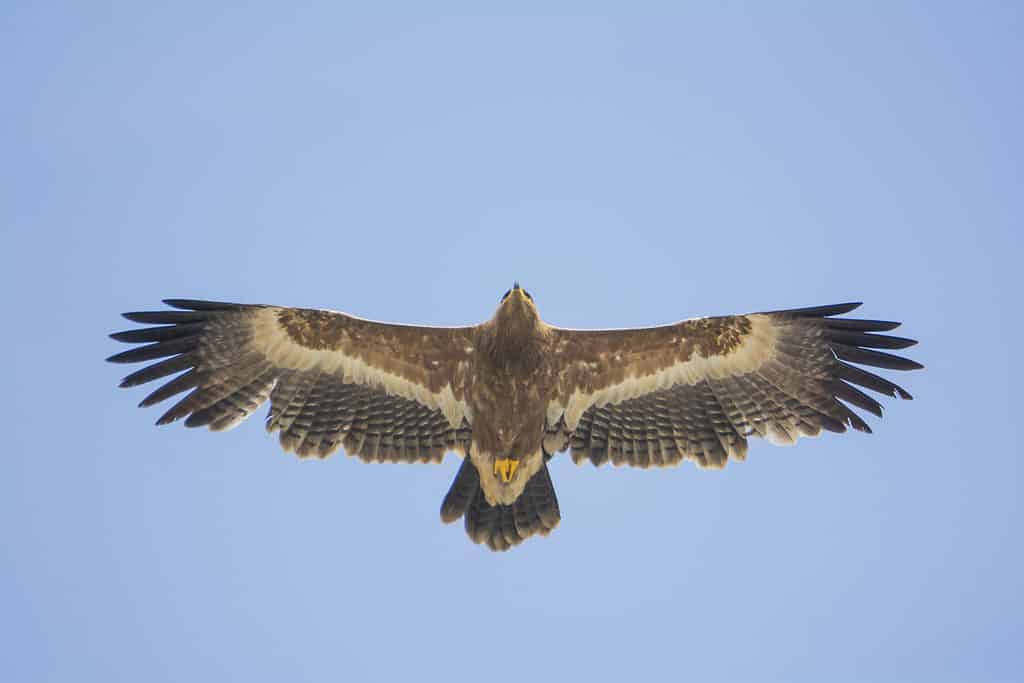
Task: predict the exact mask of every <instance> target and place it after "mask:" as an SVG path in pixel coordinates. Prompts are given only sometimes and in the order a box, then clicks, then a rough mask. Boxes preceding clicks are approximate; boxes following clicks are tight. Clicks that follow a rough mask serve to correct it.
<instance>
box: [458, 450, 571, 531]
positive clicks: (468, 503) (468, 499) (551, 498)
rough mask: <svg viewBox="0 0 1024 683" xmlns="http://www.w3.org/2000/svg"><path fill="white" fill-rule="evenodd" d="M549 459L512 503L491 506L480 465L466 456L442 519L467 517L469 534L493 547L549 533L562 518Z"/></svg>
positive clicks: (547, 457) (546, 457)
mask: <svg viewBox="0 0 1024 683" xmlns="http://www.w3.org/2000/svg"><path fill="white" fill-rule="evenodd" d="M549 458H550V456H545V463H544V464H543V465H541V468H540V470H539V471H538V472H537V473H536V474H535V475H533V477H531V478H530V481H528V482H526V488H525V489H524V490H523V494H522V495H521V496H519V498H518V499H516V501H515V502H514V503H512V505H491V504H489V503H488V502H487V499H486V498H484V492H483V489H481V488H480V475H479V474H478V473H477V471H476V467H475V466H474V465H473V463H472V462H470V459H469V456H466V458H465V459H463V461H462V467H460V468H459V473H458V474H457V475H456V476H455V481H454V482H452V487H451V488H450V489H449V490H448V495H446V496H445V497H444V502H443V503H442V504H441V520H442V521H444V522H454V521H455V520H457V519H458V518H459V517H462V516H465V518H466V534H468V535H469V537H470V538H471V539H472V540H473V542H474V543H486V544H487V547H489V548H490V549H491V550H508V549H509V548H511V547H512V546H515V545H519V544H520V543H522V542H523V541H525V540H526V539H527V538H529V537H530V536H533V535H534V534H541V535H542V536H547V535H548V534H549V533H551V530H552V529H554V528H555V527H556V526H558V522H559V520H561V518H562V516H561V513H560V512H559V511H558V498H557V497H556V496H555V487H554V486H553V485H552V483H551V475H550V474H548V466H547V462H546V461H547V459H549Z"/></svg>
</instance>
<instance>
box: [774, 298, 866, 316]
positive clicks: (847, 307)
mask: <svg viewBox="0 0 1024 683" xmlns="http://www.w3.org/2000/svg"><path fill="white" fill-rule="evenodd" d="M862 305H863V302H862V301H849V302H847V303H844V304H830V305H828V306H811V307H808V308H787V309H783V310H781V311H768V313H769V314H779V315H787V316H791V317H794V318H827V317H829V316H832V315H842V314H844V313H849V312H850V311H853V310H856V309H858V308H860V307H861V306H862Z"/></svg>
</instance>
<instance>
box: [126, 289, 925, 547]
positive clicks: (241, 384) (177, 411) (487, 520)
mask: <svg viewBox="0 0 1024 683" xmlns="http://www.w3.org/2000/svg"><path fill="white" fill-rule="evenodd" d="M167 303H169V304H170V305H172V306H174V307H176V308H179V309H184V310H179V311H157V312H146V313H128V314H125V316H126V317H127V318H129V319H130V320H134V321H136V322H141V323H154V324H156V325H158V327H150V328H144V329H139V330H131V331H127V332H120V333H116V334H114V335H112V336H113V337H114V338H115V339H118V340H120V341H125V342H133V343H141V342H152V343H151V344H148V345H147V346H142V347H140V348H136V349H132V350H129V351H125V352H123V353H121V354H117V355H116V356H112V357H111V358H110V360H112V361H114V362H136V361H146V360H152V359H157V358H165V360H162V361H160V362H158V363H155V364H153V365H151V366H149V367H147V368H143V369H142V370H140V371H138V372H136V373H134V374H132V375H129V376H128V377H126V378H125V380H124V381H123V382H122V386H134V385H136V384H141V383H143V382H148V381H151V380H154V379H158V378H162V377H167V376H169V375H172V374H175V373H179V372H183V374H180V375H178V376H177V377H175V378H174V379H172V380H170V381H169V382H167V383H166V384H164V385H163V386H161V387H160V388H158V389H157V390H156V391H155V392H153V393H152V394H150V396H148V397H147V398H146V399H144V400H143V402H142V405H151V404H153V403H157V402H159V401H162V400H164V399H166V398H169V397H171V396H173V395H175V394H179V393H182V392H185V391H190V390H191V391H190V393H189V394H188V395H186V396H185V398H184V399H182V400H181V401H179V402H178V403H177V404H176V405H175V406H173V407H172V408H171V409H170V410H169V411H167V413H165V414H164V416H163V417H161V418H160V420H159V421H158V424H163V423H167V422H172V421H174V420H178V419H181V418H186V420H185V424H186V425H187V426H204V425H205V426H208V427H209V428H210V429H213V430H222V429H228V428H230V427H233V426H235V425H236V424H238V423H239V422H240V421H241V420H243V419H244V418H245V417H247V416H248V415H249V414H251V413H252V412H253V411H254V410H256V409H257V408H258V407H259V405H260V404H262V403H263V402H264V401H266V400H267V399H268V398H269V399H270V401H271V409H270V414H269V415H268V417H267V429H268V431H280V432H281V444H282V446H283V447H284V448H285V449H286V450H290V451H295V452H297V453H298V454H299V455H300V456H310V455H316V456H319V457H325V456H327V455H329V454H330V453H332V452H333V451H334V450H336V449H337V448H338V447H339V446H340V447H343V448H344V449H345V451H346V452H348V453H349V454H350V455H358V456H359V457H361V458H363V459H364V460H368V461H391V462H440V461H441V460H442V459H443V457H444V454H445V452H447V451H454V452H457V453H459V454H461V455H462V456H464V457H463V464H462V467H461V468H460V470H459V473H458V475H457V476H456V479H455V481H454V483H453V484H452V487H451V489H450V490H449V492H448V495H447V496H446V497H445V500H444V502H443V504H442V508H441V517H442V519H443V520H444V521H454V520H456V519H458V518H460V517H465V520H466V530H467V532H468V533H469V535H470V537H471V538H472V539H473V540H474V541H476V542H478V543H479V542H482V543H486V544H487V545H488V546H489V547H491V548H492V549H497V550H504V549H507V548H509V547H511V546H513V545H516V544H517V543H519V542H521V541H522V540H524V539H525V538H528V537H529V536H531V535H533V534H535V533H541V534H547V533H548V532H550V531H551V529H553V528H554V527H555V526H557V524H558V522H559V519H560V513H559V510H558V502H557V499H556V497H555V492H554V488H553V487H552V484H551V479H550V476H549V475H548V471H547V460H548V459H550V457H551V456H552V455H554V454H555V453H557V452H558V451H561V450H565V449H566V448H570V447H571V451H572V457H573V460H574V461H576V462H582V461H584V460H589V461H590V462H592V463H593V464H595V465H599V464H602V463H604V462H607V461H609V460H610V461H611V462H613V463H615V464H629V465H635V466H639V467H649V466H665V465H675V464H678V463H679V462H680V461H681V460H683V459H684V458H689V459H692V460H694V461H695V462H696V463H697V464H698V465H701V466H704V467H722V466H724V465H725V463H726V461H727V460H729V459H738V460H742V459H744V458H745V456H746V447H747V442H746V439H747V437H748V436H763V437H766V438H768V439H769V440H771V441H773V442H776V443H783V444H789V443H793V442H795V441H796V439H797V438H798V437H799V436H816V435H817V434H818V433H819V432H820V431H821V429H826V430H829V431H837V432H841V431H845V429H846V427H847V426H852V427H854V428H855V429H859V430H861V431H870V429H869V428H868V426H867V424H866V423H865V422H864V421H863V420H862V419H861V418H860V417H859V416H858V415H857V414H856V413H854V412H853V411H852V410H851V409H850V408H849V407H847V405H845V404H844V403H842V402H840V401H839V400H837V399H842V401H845V402H846V403H850V404H852V405H854V406H856V407H859V408H862V409H865V410H868V411H869V412H873V413H875V414H877V415H881V406H880V405H879V404H878V403H877V402H876V401H875V400H874V399H872V398H870V397H869V396H867V395H866V394H864V393H863V392H861V391H859V390H858V389H856V388H855V387H854V386H852V385H853V384H856V385H859V386H862V387H866V388H868V389H872V390H874V391H878V392H880V393H883V394H888V395H894V396H898V397H901V398H910V395H909V394H908V393H907V392H905V391H904V390H903V389H901V388H900V387H898V386H896V385H895V384H892V383H891V382H889V381H887V380H884V379H882V378H881V377H878V376H876V375H873V374H871V373H868V372H866V371H864V370H861V369H860V368H857V367H855V366H853V365H850V364H848V363H846V362H843V361H844V360H848V361H852V362H856V363H861V364H867V365H875V366H879V367H886V368H890V369H898V370H907V369H913V368H917V367H921V366H920V365H918V364H917V363H914V362H913V361H909V360H907V359H905V358H901V357H899V356H894V355H891V354H888V353H883V352H879V351H873V350H870V349H873V348H885V349H898V348H905V347H906V346H910V345H911V344H913V343H915V342H914V341H913V340H909V339H903V338H900V337H892V336H886V335H880V334H875V333H876V332H880V331H888V330H891V329H893V328H895V327H896V326H897V323H890V322H885V321H875V320H849V319H842V318H834V317H832V316H835V315H838V314H842V313H845V312H848V311H850V310H852V309H853V308H856V307H857V305H859V304H840V305H837V306H826V307H821V308H809V309H794V310H789V311H775V312H769V313H757V314H749V315H741V316H725V317H717V318H698V319H694V320H687V321H683V322H680V323H675V324H673V325H665V326H661V327H652V328H644V329H636V330H592V331H582V330H566V329H563V328H558V327H553V326H550V325H547V324H546V323H544V322H543V321H542V320H541V319H540V317H539V315H538V313H537V309H536V307H535V306H534V304H533V300H532V297H530V295H529V294H528V293H526V291H525V290H523V289H521V288H520V287H519V286H518V285H516V286H515V287H513V288H512V289H511V290H509V292H508V293H506V295H505V297H504V298H503V299H502V302H501V305H500V306H499V307H498V310H497V312H496V313H495V315H494V317H493V318H492V319H491V320H489V321H487V322H484V323H482V324H480V325H475V326H471V327H456V328H442V327H417V326H407V325H394V324H388V323H378V322H373V321H369V320H363V319H360V318H355V317H352V316H349V315H346V314H343V313H336V312H332V311H321V310H310V309H296V308H282V307H275V306H246V305H238V304H222V303H215V302H205V301H187V300H168V301H167Z"/></svg>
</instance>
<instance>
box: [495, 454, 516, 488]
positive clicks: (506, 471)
mask: <svg viewBox="0 0 1024 683" xmlns="http://www.w3.org/2000/svg"><path fill="white" fill-rule="evenodd" d="M517 467H519V461H518V460H513V459H512V458H495V460H494V474H495V476H500V477H501V480H502V481H503V482H504V483H506V484H507V483H509V482H510V481H512V475H513V474H515V473H516V468H517Z"/></svg>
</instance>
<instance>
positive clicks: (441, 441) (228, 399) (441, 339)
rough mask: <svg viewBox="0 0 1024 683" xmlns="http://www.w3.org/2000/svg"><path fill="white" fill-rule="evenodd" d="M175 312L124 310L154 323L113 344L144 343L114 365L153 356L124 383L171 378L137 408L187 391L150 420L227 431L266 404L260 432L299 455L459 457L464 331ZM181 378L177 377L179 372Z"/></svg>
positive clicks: (339, 318)
mask: <svg viewBox="0 0 1024 683" xmlns="http://www.w3.org/2000/svg"><path fill="white" fill-rule="evenodd" d="M164 303H166V304H167V305H169V306H172V307H174V308H176V309H180V310H163V311H151V312H140V313H125V314H124V317H126V318H128V319H129V320H131V321H133V322H137V323H143V324H151V325H156V326H155V327H146V328H142V329H136V330H129V331H126V332H117V333H115V334H112V335H110V336H111V337H112V338H114V339H116V340H118V341H122V342H128V343H136V344H145V345H144V346H139V347H137V348H133V349H130V350H128V351H124V352H122V353H119V354H116V355H114V356H111V357H110V358H108V359H107V360H109V361H111V362H114V363H136V362H143V361H151V360H156V359H163V360H160V361H159V362H157V363H154V364H152V365H149V366H147V367H145V368H143V369H141V370H139V371H137V372H134V373H132V374H131V375H128V376H127V377H125V378H124V380H123V381H122V382H121V386H122V387H132V386H136V385H139V384H143V383H146V382H150V381H153V380H157V379H163V378H166V377H169V376H171V375H177V376H176V377H174V378H173V379H171V380H170V381H168V382H166V383H165V384H163V385H162V386H160V387H159V388H158V389H157V390H156V391H154V392H153V393H151V394H150V395H149V396H147V397H146V398H145V399H143V401H142V403H141V404H140V406H149V405H153V404H155V403H159V402H160V401H163V400H165V399H168V398H171V397H172V396H176V395H178V394H181V393H183V392H186V391H188V392H190V393H188V394H187V395H186V396H185V397H184V398H182V399H181V400H179V401H178V402H177V403H176V404H175V405H174V406H172V407H171V409H170V410H168V411H167V412H166V413H164V414H163V416H162V417H161V418H160V419H159V420H158V421H157V424H167V423H169V422H174V421H176V420H180V419H182V418H184V419H185V425H186V426H188V427H201V426H207V427H209V428H210V429H211V430H214V431H219V430H224V429H230V428H231V427H234V426H235V425H237V424H238V423H239V422H241V421H242V420H244V419H245V418H246V417H248V416H249V415H250V414H252V413H253V411H255V410H256V409H257V408H259V406H260V405H261V404H262V403H263V402H264V401H266V400H267V399H268V398H269V399H270V403H271V408H270V414H269V416H268V417H267V425H266V426H267V431H271V432H273V431H280V432H281V436H280V438H281V446H282V447H283V448H284V449H285V450H286V451H294V452H296V453H298V454H299V455H300V456H309V455H316V456H319V457H326V456H327V455H329V454H331V453H332V452H333V451H334V450H336V449H337V448H338V447H339V446H343V447H344V448H345V451H346V452H347V453H349V454H350V455H358V456H359V457H361V458H362V459H364V460H368V461H392V462H440V461H441V460H442V459H443V457H444V454H445V452H446V451H447V450H464V449H465V446H466V444H468V442H469V436H470V431H469V418H470V415H469V414H468V410H467V407H466V403H465V402H464V400H463V387H464V382H465V377H466V360H467V359H468V357H469V356H470V354H471V353H472V350H473V341H472V334H471V330H472V328H443V327H415V326H410V325H393V324H388V323H378V322H373V321H369V320H363V319H360V318H355V317H352V316H349V315H345V314H344V313H336V312H333V311H322V310H313V309H303V308H282V307H277V306H262V305H259V306H249V305H241V304H228V303H219V302H211V301H192V300H184V299H168V300H165V301H164ZM178 373H182V374H178Z"/></svg>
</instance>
